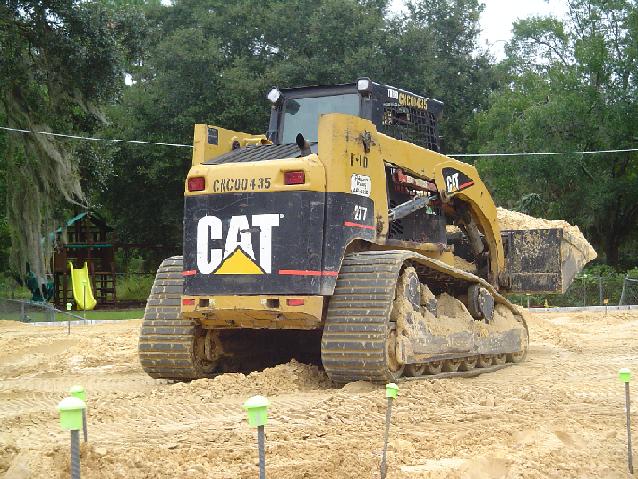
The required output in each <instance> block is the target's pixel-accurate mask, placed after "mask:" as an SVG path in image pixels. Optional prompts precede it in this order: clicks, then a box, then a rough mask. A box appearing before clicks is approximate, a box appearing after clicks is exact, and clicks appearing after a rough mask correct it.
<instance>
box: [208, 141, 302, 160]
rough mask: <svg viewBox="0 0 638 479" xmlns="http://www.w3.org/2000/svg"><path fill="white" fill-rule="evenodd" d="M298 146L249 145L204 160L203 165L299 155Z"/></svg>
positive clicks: (276, 158)
mask: <svg viewBox="0 0 638 479" xmlns="http://www.w3.org/2000/svg"><path fill="white" fill-rule="evenodd" d="M299 154H300V151H299V147H298V146H297V145H295V144H294V143H288V144H285V145H251V146H247V147H245V148H238V149H236V150H233V151H229V152H228V153H224V154H223V155H220V156H217V157H215V158H213V159H212V160H208V161H205V162H204V163H203V164H204V165H221V164H222V163H248V162H250V161H266V160H278V159H280V158H297V157H299Z"/></svg>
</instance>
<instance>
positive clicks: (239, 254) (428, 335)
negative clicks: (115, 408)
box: [139, 78, 575, 383]
mask: <svg viewBox="0 0 638 479" xmlns="http://www.w3.org/2000/svg"><path fill="white" fill-rule="evenodd" d="M268 99H269V100H270V101H271V102H272V112H271V118H270V124H269V129H268V132H267V134H266V135H263V136H254V135H250V134H246V133H240V132H236V131H230V130H226V129H223V128H219V127H216V126H210V125H205V124H202V125H196V126H195V137H194V150H193V164H192V168H191V169H190V172H189V173H188V177H187V179H186V184H185V186H186V188H185V201H184V245H183V257H182V256H176V257H172V258H169V259H167V260H165V261H164V262H163V263H162V265H161V266H160V268H159V270H158V273H157V277H156V280H155V283H154V285H153V289H152V292H151V295H150V297H149V299H148V304H147V307H146V311H145V315H144V323H143V326H142V329H141V336H140V341H139V355H140V361H141V364H142V366H143V368H144V370H145V371H146V372H147V373H148V374H149V375H150V376H152V377H154V378H167V379H175V380H191V379H196V378H201V377H207V376H212V375H215V374H219V373H221V372H230V371H249V370H254V369H261V368H263V367H266V366H269V365H273V364H276V363H279V362H282V361H287V360H289V359H291V358H296V359H297V360H300V361H315V362H319V361H320V362H321V363H322V364H323V367H324V368H325V370H326V372H327V374H328V375H329V376H330V378H332V380H334V381H335V382H338V383H345V382H349V381H355V380H370V381H378V382H384V381H390V380H397V379H398V378H400V377H401V376H402V375H404V374H405V375H409V376H420V375H423V374H440V373H443V372H447V373H453V372H455V371H468V370H470V369H473V368H475V367H482V368H486V367H491V366H493V365H500V364H504V363H506V362H518V361H521V360H523V358H524V357H525V355H526V351H527V344H528V333H527V327H526V325H525V321H524V319H523V316H522V314H521V312H520V310H519V309H518V308H517V307H515V306H514V305H512V304H511V303H510V302H508V301H507V300H506V299H505V298H504V297H503V296H502V295H501V293H502V292H514V291H517V292H536V291H561V290H563V289H565V288H566V287H567V285H568V283H569V282H571V280H572V278H573V274H572V273H574V272H573V271H572V272H569V273H565V271H564V269H565V262H564V258H562V256H561V248H560V244H561V230H551V229H550V230H527V231H509V232H501V231H500V229H499V225H498V223H497V218H496V207H495V205H494V202H493V200H492V197H491V195H490V193H489V191H488V190H487V188H486V187H485V185H484V184H483V182H482V181H481V179H480V178H479V176H478V173H477V171H476V169H475V168H474V167H473V166H471V165H468V164H465V163H462V162H460V161H457V160H454V159H452V158H449V157H447V156H445V155H443V154H441V153H440V152H439V151H440V141H439V135H438V132H437V122H438V120H439V118H440V116H441V113H442V109H443V104H442V103H441V102H438V101H436V100H432V99H427V98H423V97H421V96H419V95H415V94H413V93H410V92H408V91H404V90H401V89H398V88H394V87H390V86H386V85H381V84H378V83H375V82H372V81H371V80H369V79H367V78H362V79H359V80H358V81H357V82H356V83H352V84H346V85H337V86H329V87H304V88H292V89H282V90H279V89H277V88H273V90H271V91H270V93H269V94H268ZM451 226H454V228H452V227H451ZM456 263H461V264H463V265H465V266H468V265H469V267H465V268H457V267H455V264H456ZM574 274H575V273H574ZM454 304H456V310H455V309H454V307H453V306H454ZM450 305H452V306H450ZM459 306H460V307H459ZM457 313H458V314H457Z"/></svg>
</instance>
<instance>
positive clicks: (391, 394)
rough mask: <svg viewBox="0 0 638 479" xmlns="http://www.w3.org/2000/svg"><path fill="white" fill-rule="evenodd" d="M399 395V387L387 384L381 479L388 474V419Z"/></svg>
mask: <svg viewBox="0 0 638 479" xmlns="http://www.w3.org/2000/svg"><path fill="white" fill-rule="evenodd" d="M398 393H399V386H397V385H396V384H395V383H388V384H386V385H385V397H386V399H387V400H388V406H387V409H386V411H385V435H384V437H383V456H382V457H381V479H385V476H386V473H387V472H388V465H387V462H386V458H387V451H388V436H389V434H390V418H391V417H392V401H393V400H394V399H396V398H397V394H398Z"/></svg>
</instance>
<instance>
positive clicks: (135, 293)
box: [116, 274, 155, 301]
mask: <svg viewBox="0 0 638 479" xmlns="http://www.w3.org/2000/svg"><path fill="white" fill-rule="evenodd" d="M154 280H155V276H154V275H152V274H149V275H131V276H124V277H118V279H117V283H116V285H117V286H116V288H117V299H118V300H120V301H146V300H147V299H148V296H149V294H150V293H151V288H152V286H153V281H154Z"/></svg>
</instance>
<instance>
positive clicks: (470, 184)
mask: <svg viewBox="0 0 638 479" xmlns="http://www.w3.org/2000/svg"><path fill="white" fill-rule="evenodd" d="M473 184H474V182H473V181H468V182H467V183H463V184H462V185H461V186H459V190H462V189H463V188H469V187H470V186H472V185H473Z"/></svg>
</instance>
